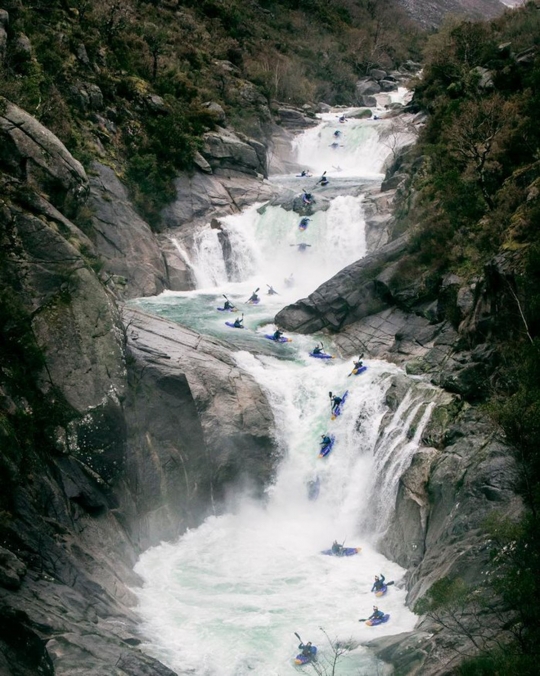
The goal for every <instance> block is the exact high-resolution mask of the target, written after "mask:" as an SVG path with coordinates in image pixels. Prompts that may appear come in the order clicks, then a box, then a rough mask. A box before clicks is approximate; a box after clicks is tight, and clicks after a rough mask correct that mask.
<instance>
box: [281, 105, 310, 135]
mask: <svg viewBox="0 0 540 676" xmlns="http://www.w3.org/2000/svg"><path fill="white" fill-rule="evenodd" d="M277 114H278V118H279V123H280V124H281V125H282V126H283V127H285V129H293V130H301V129H307V128H309V127H315V126H316V125H317V124H318V122H317V120H316V119H314V118H313V116H311V117H308V116H307V115H306V114H305V112H304V111H302V110H298V109H297V108H285V107H281V108H278V110H277Z"/></svg>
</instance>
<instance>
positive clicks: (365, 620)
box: [358, 617, 369, 622]
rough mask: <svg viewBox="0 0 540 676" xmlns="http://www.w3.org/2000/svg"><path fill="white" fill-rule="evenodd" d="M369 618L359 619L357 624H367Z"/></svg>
mask: <svg viewBox="0 0 540 676" xmlns="http://www.w3.org/2000/svg"><path fill="white" fill-rule="evenodd" d="M368 619H369V618H367V617H361V618H360V619H359V620H358V622H367V621H368Z"/></svg>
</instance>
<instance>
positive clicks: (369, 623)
mask: <svg viewBox="0 0 540 676" xmlns="http://www.w3.org/2000/svg"><path fill="white" fill-rule="evenodd" d="M389 619H390V615H388V613H387V614H386V615H384V616H383V617H381V619H380V620H366V624H367V626H368V627H375V626H376V625H377V624H384V623H385V622H388V620H389Z"/></svg>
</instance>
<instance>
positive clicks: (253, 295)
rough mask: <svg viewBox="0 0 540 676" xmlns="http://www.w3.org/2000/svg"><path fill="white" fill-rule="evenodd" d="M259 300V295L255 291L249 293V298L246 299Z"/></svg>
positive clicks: (249, 301) (256, 301)
mask: <svg viewBox="0 0 540 676" xmlns="http://www.w3.org/2000/svg"><path fill="white" fill-rule="evenodd" d="M259 300H260V299H259V296H257V292H256V291H254V292H253V293H252V294H251V296H250V298H249V300H248V303H258V302H259Z"/></svg>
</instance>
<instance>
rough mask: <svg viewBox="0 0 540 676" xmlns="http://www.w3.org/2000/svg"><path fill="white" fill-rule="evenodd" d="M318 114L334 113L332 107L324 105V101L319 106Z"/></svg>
mask: <svg viewBox="0 0 540 676" xmlns="http://www.w3.org/2000/svg"><path fill="white" fill-rule="evenodd" d="M317 112H318V113H330V112H332V106H329V105H328V104H327V103H323V102H322V101H321V102H320V103H318V104H317Z"/></svg>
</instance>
